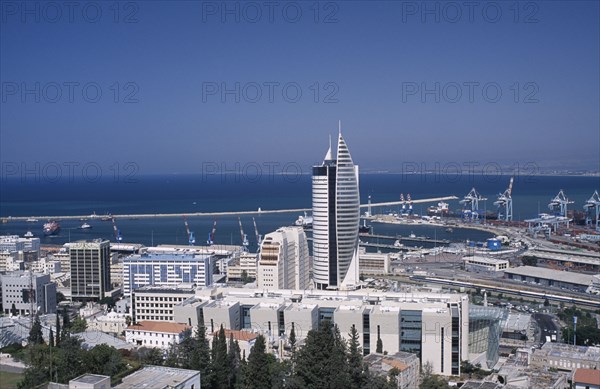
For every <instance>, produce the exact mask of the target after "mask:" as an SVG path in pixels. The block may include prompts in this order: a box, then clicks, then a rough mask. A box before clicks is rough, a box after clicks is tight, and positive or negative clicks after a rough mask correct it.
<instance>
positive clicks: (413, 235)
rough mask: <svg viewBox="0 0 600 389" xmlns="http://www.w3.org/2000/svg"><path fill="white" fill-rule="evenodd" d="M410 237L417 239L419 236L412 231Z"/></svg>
mask: <svg viewBox="0 0 600 389" xmlns="http://www.w3.org/2000/svg"><path fill="white" fill-rule="evenodd" d="M408 237H409V238H411V239H415V238H416V237H417V236H416V235H415V233H414V232H412V231H411V232H410V235H409V236H408Z"/></svg>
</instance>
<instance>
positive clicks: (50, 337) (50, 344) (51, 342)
mask: <svg viewBox="0 0 600 389" xmlns="http://www.w3.org/2000/svg"><path fill="white" fill-rule="evenodd" d="M48 345H49V346H50V347H54V332H53V331H52V328H50V335H48Z"/></svg>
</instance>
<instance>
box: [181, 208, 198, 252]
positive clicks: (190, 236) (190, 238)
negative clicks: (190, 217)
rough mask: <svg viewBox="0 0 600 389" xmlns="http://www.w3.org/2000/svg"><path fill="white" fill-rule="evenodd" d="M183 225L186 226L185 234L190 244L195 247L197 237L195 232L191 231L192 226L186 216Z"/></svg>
mask: <svg viewBox="0 0 600 389" xmlns="http://www.w3.org/2000/svg"><path fill="white" fill-rule="evenodd" d="M183 223H184V224H185V232H187V237H188V242H189V244H190V246H193V245H194V244H196V237H195V236H194V231H190V226H189V224H188V221H187V217H186V216H185V215H183Z"/></svg>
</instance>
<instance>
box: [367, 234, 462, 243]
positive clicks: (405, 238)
mask: <svg viewBox="0 0 600 389" xmlns="http://www.w3.org/2000/svg"><path fill="white" fill-rule="evenodd" d="M360 236H361V237H365V238H375V239H393V240H399V241H407V242H425V243H435V244H450V241H449V240H448V239H430V238H425V237H421V236H415V237H414V238H411V237H409V236H400V235H398V236H390V235H377V234H360Z"/></svg>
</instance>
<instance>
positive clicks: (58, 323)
mask: <svg viewBox="0 0 600 389" xmlns="http://www.w3.org/2000/svg"><path fill="white" fill-rule="evenodd" d="M59 344H60V317H59V315H58V312H57V313H56V345H57V346H58V345H59Z"/></svg>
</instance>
